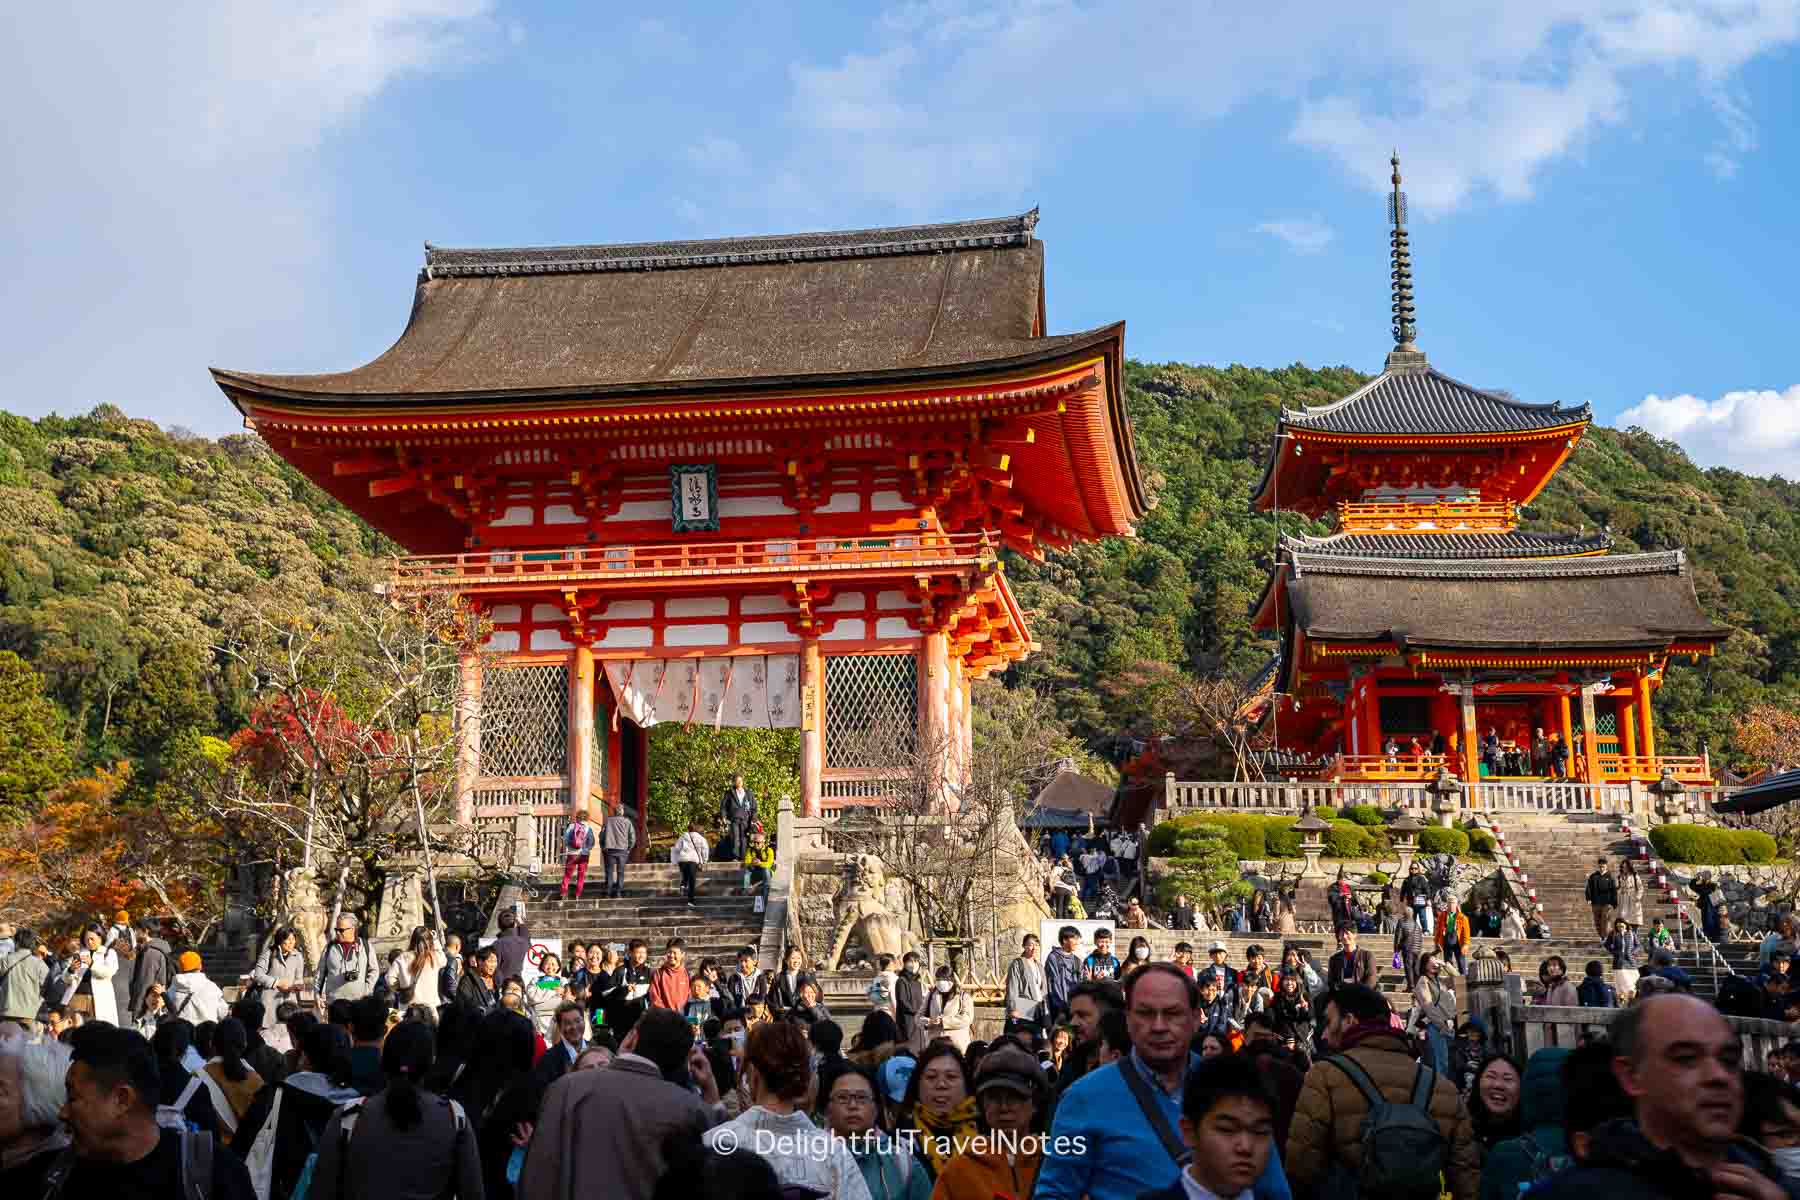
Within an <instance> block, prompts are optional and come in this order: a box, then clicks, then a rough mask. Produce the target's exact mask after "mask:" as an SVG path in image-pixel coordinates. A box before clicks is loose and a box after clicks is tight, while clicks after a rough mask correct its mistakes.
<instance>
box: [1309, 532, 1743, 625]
mask: <svg viewBox="0 0 1800 1200" xmlns="http://www.w3.org/2000/svg"><path fill="white" fill-rule="evenodd" d="M1281 570H1283V571H1284V572H1286V573H1287V585H1286V586H1287V595H1288V602H1289V604H1290V605H1291V611H1292V613H1293V620H1294V623H1295V624H1296V625H1297V626H1298V627H1299V628H1300V629H1302V630H1304V631H1305V633H1306V635H1307V636H1308V637H1309V638H1313V639H1315V640H1351V641H1394V642H1397V643H1398V644H1400V645H1401V646H1404V647H1409V648H1425V647H1465V648H1486V647H1494V648H1510V649H1532V648H1538V649H1550V648H1562V649H1580V648H1602V647H1617V648H1621V649H1624V648H1638V649H1648V648H1655V647H1659V646H1662V647H1666V646H1667V645H1668V644H1669V643H1670V642H1671V641H1677V640H1700V641H1708V642H1712V641H1719V640H1723V639H1724V638H1725V637H1726V636H1727V635H1728V634H1729V633H1730V630H1728V629H1725V628H1722V627H1720V626H1717V625H1714V624H1713V623H1712V622H1711V621H1710V620H1708V619H1707V618H1706V616H1705V614H1704V613H1702V612H1701V611H1700V606H1699V604H1698V602H1697V601H1696V599H1695V596H1694V585H1693V581H1692V579H1691V577H1690V575H1689V571H1688V567H1687V560H1686V557H1685V555H1684V554H1683V553H1682V552H1681V551H1679V550H1669V551H1659V552H1656V553H1652V554H1604V555H1598V556H1595V557H1590V558H1512V559H1419V558H1369V557H1363V556H1358V555H1347V554H1292V555H1290V556H1288V560H1287V562H1286V563H1284V564H1283V566H1282V568H1281Z"/></svg>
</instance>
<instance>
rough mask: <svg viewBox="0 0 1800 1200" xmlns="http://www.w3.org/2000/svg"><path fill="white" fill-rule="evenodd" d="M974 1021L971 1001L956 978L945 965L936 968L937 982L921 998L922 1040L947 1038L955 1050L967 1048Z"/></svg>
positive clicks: (973, 1008) (920, 1029) (959, 1050)
mask: <svg viewBox="0 0 1800 1200" xmlns="http://www.w3.org/2000/svg"><path fill="white" fill-rule="evenodd" d="M974 1024H975V1001H973V1000H972V999H970V998H969V994H968V993H967V992H965V991H963V990H962V989H961V988H959V987H957V986H956V977H955V976H954V975H952V974H951V973H950V968H949V967H948V966H942V967H939V968H938V969H937V983H936V985H935V986H934V987H933V988H932V990H931V994H930V995H929V996H927V997H926V998H925V1011H924V1012H923V1013H921V1014H920V1020H919V1022H918V1030H919V1031H921V1032H923V1033H924V1035H925V1043H926V1044H930V1043H931V1042H934V1041H936V1040H937V1039H938V1038H948V1039H949V1040H950V1044H951V1045H953V1046H955V1047H956V1049H957V1052H958V1053H961V1052H962V1051H964V1050H967V1049H968V1048H969V1030H970V1029H971V1028H972V1027H973V1026H974Z"/></svg>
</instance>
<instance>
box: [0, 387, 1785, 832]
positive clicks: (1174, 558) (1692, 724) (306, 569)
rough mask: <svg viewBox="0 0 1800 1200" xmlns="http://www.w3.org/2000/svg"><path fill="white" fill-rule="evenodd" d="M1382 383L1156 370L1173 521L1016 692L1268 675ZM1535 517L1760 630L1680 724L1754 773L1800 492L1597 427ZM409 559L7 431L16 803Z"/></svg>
mask: <svg viewBox="0 0 1800 1200" xmlns="http://www.w3.org/2000/svg"><path fill="white" fill-rule="evenodd" d="M1362 378H1363V377H1362V376H1360V375H1358V374H1356V373H1355V372H1353V371H1350V370H1348V369H1344V368H1334V369H1326V370H1312V369H1309V368H1306V367H1302V366H1293V367H1288V368H1284V369H1281V370H1275V371H1267V370H1255V369H1251V368H1247V367H1231V368H1226V369H1215V368H1209V367H1187V366H1180V365H1167V366H1151V365H1140V364H1134V365H1133V366H1132V367H1131V368H1130V370H1129V373H1128V383H1129V388H1130V400H1131V406H1132V417H1133V420H1134V421H1135V423H1136V430H1137V438H1138V447H1139V455H1140V458H1141V460H1142V462H1143V464H1144V469H1145V471H1146V474H1147V475H1148V476H1149V477H1150V478H1151V482H1152V489H1153V492H1154V493H1155V494H1156V496H1157V497H1158V500H1159V503H1158V505H1157V508H1156V509H1155V511H1154V512H1153V513H1152V514H1151V515H1150V516H1149V517H1148V518H1147V519H1146V520H1145V522H1144V524H1143V526H1142V529H1141V531H1140V533H1141V536H1140V537H1139V538H1138V539H1136V540H1133V541H1114V542H1109V543H1106V544H1102V545H1095V546H1084V547H1080V548H1078V549H1076V550H1073V551H1071V552H1069V553H1067V554H1062V555H1058V556H1056V557H1054V558H1052V559H1051V560H1049V561H1048V562H1045V563H1041V564H1033V563H1029V562H1025V561H1022V560H1021V561H1017V562H1015V563H1013V564H1012V566H1011V570H1012V573H1013V578H1014V582H1015V584H1016V585H1017V588H1018V591H1019V594H1020V596H1021V599H1022V601H1023V602H1024V604H1025V605H1026V606H1027V608H1029V609H1030V610H1032V612H1033V614H1034V615H1033V629H1034V633H1035V635H1036V637H1037V638H1038V640H1039V641H1040V642H1042V643H1043V646H1044V651H1043V653H1041V654H1039V655H1038V656H1036V657H1035V658H1033V659H1031V660H1029V661H1028V662H1026V663H1024V664H1023V665H1021V666H1020V667H1018V668H1016V669H1015V672H1014V677H1013V680H1012V682H1013V683H1015V684H1016V685H1020V686H1026V687H1031V688H1034V689H1036V690H1038V691H1040V692H1043V693H1045V694H1046V695H1048V696H1050V697H1051V698H1052V699H1053V700H1054V702H1055V704H1056V705H1057V708H1058V710H1059V711H1060V712H1061V713H1062V714H1063V717H1064V719H1065V720H1066V721H1067V722H1068V723H1069V725H1070V727H1071V729H1072V730H1073V731H1074V732H1076V733H1077V734H1079V735H1080V736H1081V737H1083V738H1085V739H1087V740H1089V741H1090V742H1091V743H1094V744H1096V745H1100V744H1104V743H1106V742H1107V741H1108V740H1109V739H1111V738H1113V737H1114V736H1116V735H1119V734H1127V735H1131V736H1143V735H1145V734H1149V733H1155V732H1159V729H1158V724H1159V723H1160V722H1164V721H1166V720H1167V713H1166V710H1163V709H1161V708H1159V706H1158V704H1157V697H1158V695H1159V694H1160V693H1159V689H1158V688H1157V687H1155V686H1153V685H1154V684H1155V683H1156V682H1158V681H1168V680H1172V679H1180V678H1184V677H1200V676H1210V675H1217V674H1220V673H1229V674H1234V675H1245V674H1247V673H1249V672H1250V671H1253V670H1254V669H1255V668H1256V667H1257V666H1258V665H1260V664H1261V662H1262V661H1263V660H1264V659H1265V658H1266V656H1267V653H1268V647H1267V644H1265V643H1263V642H1260V641H1259V640H1258V639H1257V638H1256V637H1254V636H1253V635H1252V634H1251V633H1250V631H1249V628H1248V622H1247V613H1248V609H1249V606H1250V603H1251V602H1252V601H1253V600H1254V599H1255V597H1256V595H1257V594H1258V592H1259V591H1260V589H1261V586H1262V581H1263V577H1264V573H1265V571H1266V570H1267V568H1268V563H1269V554H1270V546H1271V538H1272V535H1273V532H1274V521H1273V519H1272V518H1269V517H1264V516H1253V515H1252V514H1251V513H1250V512H1249V511H1248V507H1247V497H1248V496H1249V493H1250V487H1251V484H1252V482H1253V481H1254V480H1255V478H1256V477H1257V475H1258V473H1259V472H1260V470H1261V456H1262V455H1263V454H1265V453H1266V452H1267V447H1268V439H1269V435H1270V433H1271V431H1272V429H1273V425H1274V421H1275V415H1276V411H1277V407H1278V405H1280V404H1283V403H1285V404H1288V405H1290V406H1291V405H1295V404H1299V403H1303V402H1306V403H1322V402H1325V401H1328V400H1331V399H1334V398H1336V397H1338V396H1340V395H1342V394H1343V393H1344V392H1346V391H1348V390H1350V389H1351V388H1353V387H1355V386H1356V385H1357V384H1358V383H1360V382H1361V381H1362ZM1531 517H1532V523H1533V525H1534V526H1537V527H1542V528H1554V529H1570V528H1574V527H1577V526H1580V525H1583V524H1585V525H1587V526H1588V527H1590V528H1592V527H1594V526H1601V525H1605V526H1609V527H1610V528H1611V529H1612V532H1613V534H1614V536H1615V538H1617V540H1618V543H1619V547H1620V549H1635V548H1650V547H1657V546H1666V545H1673V544H1681V545H1685V546H1686V547H1687V548H1688V550H1689V552H1690V554H1691V555H1692V558H1693V560H1694V564H1695V567H1696V575H1697V580H1698V586H1699V591H1700V597H1701V601H1702V603H1703V604H1704V605H1705V607H1706V608H1707V610H1708V612H1709V613H1710V614H1711V615H1713V616H1714V617H1715V618H1717V619H1719V620H1721V621H1724V622H1726V623H1729V624H1731V625H1733V626H1735V627H1737V628H1738V629H1739V630H1740V631H1741V632H1740V633H1739V634H1738V636H1737V637H1735V638H1734V639H1733V640H1732V641H1731V643H1730V644H1729V646H1728V647H1727V649H1726V650H1725V652H1724V653H1722V654H1721V655H1720V656H1719V657H1718V658H1717V659H1716V660H1714V661H1712V662H1709V663H1706V664H1703V665H1700V666H1697V667H1691V668H1684V669H1677V670H1676V671H1673V672H1671V679H1670V683H1669V685H1668V686H1667V687H1666V688H1665V689H1664V690H1663V692H1662V693H1661V697H1662V698H1661V704H1660V709H1661V714H1660V719H1661V722H1662V726H1663V728H1664V730H1665V734H1664V745H1666V746H1667V747H1668V748H1669V749H1670V750H1671V752H1691V751H1696V750H1697V749H1698V748H1699V746H1700V744H1701V743H1702V742H1705V743H1707V744H1709V745H1710V746H1711V747H1712V749H1713V750H1714V752H1715V753H1718V752H1720V751H1721V749H1727V750H1728V749H1729V745H1730V738H1731V734H1732V728H1733V724H1734V721H1735V720H1736V719H1737V718H1738V717H1739V716H1740V715H1741V714H1742V713H1744V712H1745V711H1746V710H1747V709H1748V708H1749V707H1750V706H1751V705H1752V704H1753V703H1756V702H1759V701H1764V700H1777V701H1780V702H1782V703H1786V704H1790V705H1792V704H1795V703H1800V701H1797V700H1796V696H1800V485H1796V484H1793V483H1788V482H1785V481H1781V480H1767V479H1756V478H1750V477H1747V476H1743V475H1740V474H1737V473H1735V472H1731V471H1722V470H1713V471H1701V470H1698V469H1696V468H1695V467H1694V466H1693V465H1692V464H1691V463H1689V462H1688V461H1687V459H1686V457H1685V456H1684V455H1683V454H1682V453H1681V451H1680V450H1679V449H1678V448H1677V447H1675V446H1672V445H1670V444H1668V443H1665V442H1659V441H1657V440H1655V439H1654V438H1651V437H1649V436H1647V435H1644V434H1642V433H1637V432H1619V431H1615V430H1610V429H1596V430H1595V431H1594V432H1593V433H1592V434H1591V435H1590V436H1589V437H1588V438H1587V439H1586V440H1585V441H1584V442H1583V443H1582V445H1581V447H1580V449H1579V450H1578V451H1577V453H1576V454H1575V455H1574V457H1573V459H1572V460H1571V462H1570V464H1569V466H1568V467H1566V468H1565V469H1564V471H1563V472H1562V474H1561V475H1560V476H1559V478H1558V479H1557V481H1556V483H1555V484H1554V485H1553V486H1552V487H1551V489H1550V491H1549V492H1548V493H1547V494H1546V495H1545V496H1544V497H1542V498H1541V500H1540V501H1539V503H1538V504H1537V505H1536V507H1535V509H1534V510H1533V512H1532V514H1531ZM1303 525H1304V523H1303V522H1301V521H1300V520H1299V519H1297V518H1295V517H1293V516H1292V515H1289V516H1288V517H1286V518H1285V519H1284V527H1285V528H1288V529H1290V530H1297V529H1299V528H1301V527H1302V526H1303ZM1314 528H1317V527H1314ZM385 549H388V547H385V546H384V545H383V543H382V542H381V539H380V538H378V537H377V536H376V535H375V534H373V533H372V532H371V531H370V530H369V529H368V528H367V527H366V526H364V525H363V524H362V523H361V522H360V521H358V520H357V519H356V518H354V517H353V516H351V515H350V514H348V513H346V512H345V511H343V510H342V509H341V508H339V507H338V506H337V505H336V504H335V503H334V502H333V501H331V500H330V499H329V498H328V497H326V496H325V495H324V494H323V493H321V492H320V491H319V490H318V489H316V488H314V487H313V486H312V485H311V484H309V483H307V482H306V481H305V480H304V479H303V478H301V477H300V476H299V475H298V474H297V473H296V472H294V471H292V470H291V469H290V468H288V467H287V466H286V465H285V464H283V463H282V462H281V461H280V460H279V459H277V458H275V457H274V456H273V455H271V454H270V453H268V452H267V451H266V450H265V449H264V448H263V446H262V445H261V443H260V442H259V441H258V440H257V439H256V438H255V437H254V436H251V435H237V436H233V437H227V438H223V439H220V440H217V441H214V440H210V439H205V438H198V437H193V436H191V435H186V434H183V433H180V432H178V431H165V430H161V429H158V428H157V427H156V426H155V425H153V424H151V423H149V422H145V421H134V420H131V419H129V418H128V417H126V416H125V414H123V413H121V412H120V411H118V410H117V409H115V408H112V407H111V406H102V407H101V408H98V409H96V410H95V411H94V412H92V413H90V414H88V415H87V416H84V417H76V418H60V417H51V418H45V419H42V420H38V421H31V420H27V419H24V418H21V417H16V416H10V415H3V414H0V651H13V652H16V653H17V655H18V656H19V657H20V658H21V659H22V660H23V661H24V662H25V663H27V664H29V665H30V667H31V668H32V669H33V670H32V671H24V670H20V669H18V668H17V666H16V664H15V665H11V666H9V665H8V664H7V663H5V662H0V692H4V693H5V694H3V695H0V764H3V765H0V805H17V804H20V803H27V804H28V803H30V802H31V800H32V799H34V798H36V797H38V796H41V794H42V789H43V787H44V785H45V783H46V781H47V780H48V778H49V777H50V776H52V775H54V774H57V773H59V772H62V771H66V770H78V769H82V768H86V767H91V766H95V765H101V764H111V763H114V762H117V761H120V760H122V759H125V760H130V761H132V762H133V764H134V767H135V777H136V778H137V779H138V780H139V781H140V783H142V782H149V781H153V780H154V779H155V777H156V775H157V773H158V771H159V770H160V769H161V764H162V762H163V759H164V757H165V756H166V755H167V754H168V753H169V751H170V748H171V747H172V746H174V745H176V744H177V743H178V742H180V740H181V739H182V738H184V737H185V738H190V739H191V737H192V735H193V734H195V733H201V734H212V735H216V736H226V735H229V734H230V733H231V732H233V731H235V730H236V729H238V728H240V727H241V726H242V724H243V722H244V719H245V716H246V712H245V709H246V704H247V699H248V696H249V695H250V692H251V687H250V681H248V680H244V679H241V678H237V677H234V674H233V671H232V669H231V668H230V666H229V665H228V663H227V661H226V660H225V659H223V658H222V657H221V656H219V655H218V654H216V653H215V652H214V647H215V646H216V645H217V644H218V643H219V641H220V637H219V634H220V631H221V629H222V628H223V626H224V625H225V623H226V622H228V621H229V620H230V613H231V611H232V604H233V602H234V600H235V598H237V597H239V596H242V595H243V594H245V593H246V592H247V591H248V590H250V589H252V588H254V587H255V586H257V585H258V584H260V583H262V582H264V581H271V580H273V581H278V583H279V586H280V587H281V588H282V590H283V591H284V592H286V593H287V594H289V595H291V596H308V595H314V594H320V593H323V592H325V591H327V590H329V589H332V588H334V587H337V586H340V584H339V580H340V579H341V578H342V577H343V576H344V575H345V574H346V572H345V570H344V568H345V567H346V566H347V565H349V564H351V563H353V562H354V561H355V560H357V559H359V558H362V557H366V556H368V555H371V554H377V553H381V552H383V551H384V550H385ZM33 672H35V676H34V674H33ZM34 690H38V691H40V692H41V696H42V698H43V699H42V700H38V701H34V700H33V699H32V696H31V695H30V693H32V692H33V691H34ZM65 763H66V764H67V765H66V766H65V765H64V764H65ZM34 767H36V768H37V769H32V768H34Z"/></svg>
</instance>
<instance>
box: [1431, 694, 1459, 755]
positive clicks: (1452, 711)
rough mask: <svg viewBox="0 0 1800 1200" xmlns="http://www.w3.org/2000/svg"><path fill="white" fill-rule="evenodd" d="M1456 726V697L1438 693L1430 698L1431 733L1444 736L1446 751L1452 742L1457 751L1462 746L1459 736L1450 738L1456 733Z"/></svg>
mask: <svg viewBox="0 0 1800 1200" xmlns="http://www.w3.org/2000/svg"><path fill="white" fill-rule="evenodd" d="M1456 725H1457V713H1456V697H1455V696H1452V695H1451V694H1450V693H1449V692H1439V693H1438V694H1437V695H1435V696H1433V697H1432V698H1431V731H1432V732H1433V733H1441V734H1443V735H1444V745H1445V748H1446V749H1447V748H1448V747H1449V745H1450V743H1451V742H1452V741H1454V742H1456V744H1457V746H1458V748H1459V749H1460V748H1461V746H1462V738H1461V737H1460V736H1458V737H1454V738H1453V737H1452V736H1451V735H1452V734H1455V733H1456V732H1457V729H1456Z"/></svg>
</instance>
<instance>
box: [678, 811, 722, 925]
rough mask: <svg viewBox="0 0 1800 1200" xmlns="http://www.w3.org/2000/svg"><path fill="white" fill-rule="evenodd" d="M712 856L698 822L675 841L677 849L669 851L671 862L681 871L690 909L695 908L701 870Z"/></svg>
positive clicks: (682, 887) (682, 883) (682, 885)
mask: <svg viewBox="0 0 1800 1200" xmlns="http://www.w3.org/2000/svg"><path fill="white" fill-rule="evenodd" d="M711 854H712V849H711V847H709V846H708V845H707V844H706V837H705V835H704V834H702V833H701V832H700V822H698V821H692V822H689V824H688V827H687V832H686V833H684V834H682V835H681V836H680V837H679V838H677V839H675V848H674V849H673V850H671V851H669V861H670V862H672V863H674V864H675V866H676V867H677V868H678V869H679V870H680V871H681V890H682V892H683V893H685V894H686V896H687V902H688V907H689V908H692V907H694V889H696V888H697V887H699V886H700V868H701V867H702V866H703V865H704V864H705V863H706V860H707V858H708V857H709V856H710V855H711Z"/></svg>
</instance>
